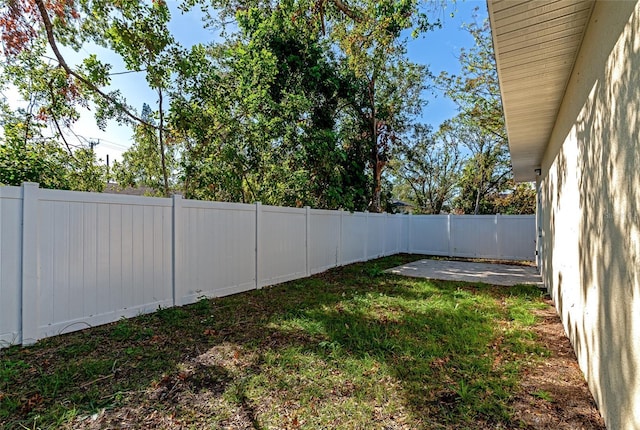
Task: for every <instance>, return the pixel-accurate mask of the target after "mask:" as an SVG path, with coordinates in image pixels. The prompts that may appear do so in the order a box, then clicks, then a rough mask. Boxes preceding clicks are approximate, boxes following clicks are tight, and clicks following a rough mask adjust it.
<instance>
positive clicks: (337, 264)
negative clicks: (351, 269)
mask: <svg viewBox="0 0 640 430" xmlns="http://www.w3.org/2000/svg"><path fill="white" fill-rule="evenodd" d="M338 212H340V231H339V233H338V251H337V258H338V261H337V262H336V267H338V266H342V215H343V214H344V209H340V210H339V211H338Z"/></svg>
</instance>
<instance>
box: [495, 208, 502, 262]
mask: <svg viewBox="0 0 640 430" xmlns="http://www.w3.org/2000/svg"><path fill="white" fill-rule="evenodd" d="M495 226H496V227H495V228H496V258H503V255H502V244H501V243H500V242H501V240H500V214H496V216H495Z"/></svg>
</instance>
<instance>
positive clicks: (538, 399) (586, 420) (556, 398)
mask: <svg viewBox="0 0 640 430" xmlns="http://www.w3.org/2000/svg"><path fill="white" fill-rule="evenodd" d="M547 303H548V304H549V307H547V308H544V309H540V310H537V311H536V317H537V319H538V321H537V322H536V324H535V327H534V331H535V332H536V333H537V334H538V336H539V340H540V342H541V343H543V344H544V346H545V348H547V349H548V350H549V357H547V358H546V359H545V360H543V361H541V362H540V363H538V364H536V365H534V366H533V367H530V368H529V369H527V370H526V373H525V375H523V377H522V382H521V386H522V391H521V392H520V393H519V394H518V395H517V397H516V399H515V402H514V404H513V408H514V410H515V416H514V418H516V419H519V420H520V421H521V423H522V425H523V428H525V429H536V430H546V429H553V430H596V429H605V425H604V421H603V419H602V417H601V416H600V413H599V412H598V409H597V407H596V404H595V402H594V400H593V396H592V395H591V393H590V392H589V388H588V387H587V384H586V382H585V380H584V375H583V374H582V371H581V370H580V368H579V367H578V362H577V359H576V356H575V354H574V352H573V348H572V347H571V343H570V342H569V339H568V338H567V336H566V334H565V332H564V329H563V327H562V323H561V322H560V318H559V317H558V315H557V314H556V312H555V309H554V307H553V303H551V301H550V300H547Z"/></svg>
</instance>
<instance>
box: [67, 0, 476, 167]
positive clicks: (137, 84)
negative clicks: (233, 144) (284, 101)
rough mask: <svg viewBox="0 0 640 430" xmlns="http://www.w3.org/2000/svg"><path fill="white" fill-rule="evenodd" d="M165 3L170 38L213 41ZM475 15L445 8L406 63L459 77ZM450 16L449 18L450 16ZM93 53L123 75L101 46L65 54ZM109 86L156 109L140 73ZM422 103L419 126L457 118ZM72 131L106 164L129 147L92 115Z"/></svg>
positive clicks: (472, 9) (192, 18)
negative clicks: (460, 58) (89, 141)
mask: <svg viewBox="0 0 640 430" xmlns="http://www.w3.org/2000/svg"><path fill="white" fill-rule="evenodd" d="M168 4H169V6H170V8H171V10H172V20H171V25H170V27H171V30H172V33H173V34H174V36H175V38H176V39H177V41H178V42H180V43H181V44H182V45H183V46H187V47H188V46H191V45H193V44H195V43H206V42H212V41H215V40H216V35H215V33H214V32H213V30H210V29H205V28H203V25H202V22H201V15H200V12H199V11H193V12H190V13H188V14H181V13H180V11H178V10H177V6H178V1H176V0H169V1H168ZM476 9H477V12H476ZM474 13H475V14H477V19H478V20H483V19H484V18H485V17H486V16H487V11H486V2H485V1H484V0H466V1H458V2H456V3H453V2H452V3H448V4H447V6H446V8H445V9H444V10H440V11H438V12H437V13H436V15H434V17H438V18H440V19H441V21H442V22H443V27H442V28H441V29H437V30H435V31H432V32H429V33H427V34H425V35H423V36H421V37H419V38H418V39H413V40H410V42H409V46H408V55H409V58H410V59H411V60H412V61H415V62H417V63H421V64H426V65H428V66H429V69H430V70H431V72H432V73H433V74H434V75H437V74H439V73H440V72H441V71H443V70H445V71H448V72H450V73H458V72H459V70H460V65H459V63H458V60H457V56H458V53H459V52H460V49H461V48H469V47H471V46H472V45H473V39H472V38H471V37H470V36H469V34H468V33H467V32H466V31H465V30H464V29H463V28H462V27H463V24H464V23H469V22H472V21H473V19H474V18H473V15H474ZM451 14H453V17H452V16H451ZM91 53H96V54H97V55H98V56H99V58H101V59H102V60H104V61H107V62H110V63H111V64H113V69H112V71H113V72H120V71H124V66H123V65H122V63H121V62H120V61H119V60H118V59H117V58H116V56H114V55H113V54H112V53H110V52H109V51H107V50H105V49H102V48H99V47H85V48H84V49H82V50H81V51H80V52H79V53H77V54H75V53H71V52H69V53H68V54H66V55H69V54H71V55H72V56H73V57H75V58H77V59H78V60H79V59H81V58H84V57H86V56H87V55H88V54H91ZM72 60H73V59H72ZM71 62H73V61H71ZM112 84H113V87H114V88H118V89H120V90H121V91H122V93H123V94H124V95H125V96H126V97H127V100H128V101H129V103H130V104H131V105H133V106H134V107H135V108H136V109H137V110H138V111H140V110H141V108H142V103H148V104H149V105H150V106H152V107H153V106H155V105H156V96H155V93H154V92H153V91H151V90H150V89H149V88H148V86H147V84H146V81H145V80H144V75H143V74H142V73H140V74H125V75H118V76H114V77H113V80H112ZM424 99H425V100H426V101H427V104H426V105H425V107H424V110H423V115H422V122H425V123H428V124H431V125H432V126H433V127H434V128H435V127H437V126H438V125H439V124H440V123H441V122H442V121H444V120H445V119H448V118H451V117H453V116H454V115H455V114H456V107H455V105H454V104H453V103H452V102H451V101H450V100H448V99H446V98H445V97H443V95H442V94H439V93H437V92H435V93H434V92H431V91H428V92H425V94H424ZM74 129H75V132H76V133H77V134H78V135H79V136H82V137H84V138H86V139H92V140H96V139H99V140H100V144H99V145H98V146H97V147H96V153H97V155H98V157H99V158H101V159H103V160H105V159H106V155H107V154H109V156H110V159H111V160H113V159H118V158H120V157H121V155H122V152H123V151H124V150H126V148H128V147H129V146H130V145H131V143H132V141H131V134H132V133H131V129H130V128H128V127H121V126H118V125H117V124H115V123H114V122H110V123H109V124H108V126H107V129H106V130H105V131H101V130H99V129H98V128H97V127H96V126H95V121H94V120H93V116H92V115H91V114H87V115H83V117H82V118H81V120H80V121H79V122H78V123H77V124H76V126H75V127H74ZM79 143H83V142H79Z"/></svg>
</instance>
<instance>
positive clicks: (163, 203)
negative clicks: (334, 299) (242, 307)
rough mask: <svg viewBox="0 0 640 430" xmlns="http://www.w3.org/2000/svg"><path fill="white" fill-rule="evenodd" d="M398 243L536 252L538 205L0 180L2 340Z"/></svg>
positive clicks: (297, 272) (375, 252)
mask: <svg viewBox="0 0 640 430" xmlns="http://www.w3.org/2000/svg"><path fill="white" fill-rule="evenodd" d="M405 251H408V252H413V253H421V254H430V255H451V256H461V257H480V258H498V259H529V260H533V259H534V257H535V217H534V216H530V215H528V216H499V215H498V216H468V215H467V216H448V215H424V216H422V215H414V216H404V215H388V214H370V213H347V212H343V211H327V210H312V209H310V208H304V209H297V208H283V207H275V206H262V205H261V204H260V203H256V204H254V205H246V204H237V203H216V202H202V201H194V200H183V199H182V198H181V197H180V196H174V198H173V199H160V198H149V197H134V196H124V195H111V194H96V193H79V192H71V191H59V190H44V189H43V190H41V189H39V188H38V185H37V184H24V185H23V186H22V187H21V188H19V187H0V256H1V259H0V304H1V306H2V308H1V309H0V347H2V346H7V345H9V344H11V343H19V342H22V343H23V344H28V343H32V342H35V341H36V340H37V339H40V338H42V337H46V336H51V335H56V334H60V333H64V332H69V331H74V330H78V329H82V328H85V327H87V326H92V325H98V324H104V323H108V322H112V321H115V320H117V319H119V318H121V317H131V316H135V315H137V314H140V313H144V312H150V311H154V310H156V309H157V308H158V307H159V306H162V307H168V306H173V305H183V304H187V303H192V302H194V301H196V300H197V299H198V298H199V297H201V296H207V297H211V296H224V295H228V294H234V293H237V292H241V291H246V290H249V289H253V288H260V287H262V286H266V285H272V284H276V283H279V282H284V281H288V280H291V279H296V278H300V277H304V276H308V275H310V274H313V273H318V272H321V271H324V270H326V269H328V268H330V267H335V266H338V265H344V264H349V263H353V262H357V261H364V260H368V259H372V258H376V257H379V256H382V255H391V254H394V253H398V252H405Z"/></svg>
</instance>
